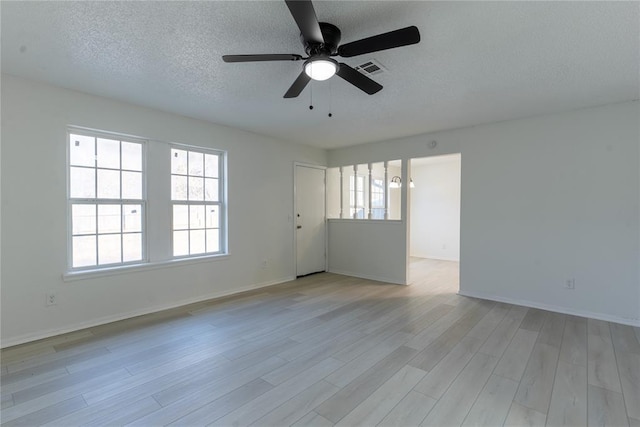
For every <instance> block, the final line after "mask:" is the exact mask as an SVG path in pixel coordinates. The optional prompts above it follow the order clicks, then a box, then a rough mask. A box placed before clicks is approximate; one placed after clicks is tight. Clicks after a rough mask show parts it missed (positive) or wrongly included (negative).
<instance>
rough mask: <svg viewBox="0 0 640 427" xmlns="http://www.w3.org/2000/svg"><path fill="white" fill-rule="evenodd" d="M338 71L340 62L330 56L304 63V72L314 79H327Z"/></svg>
mask: <svg viewBox="0 0 640 427" xmlns="http://www.w3.org/2000/svg"><path fill="white" fill-rule="evenodd" d="M336 71H338V63H337V62H336V61H334V60H333V59H330V58H321V59H310V60H308V61H307V62H306V63H305V64H304V72H305V73H306V74H307V76H309V77H311V78H312V79H313V80H318V81H322V80H327V79H329V78H331V77H332V76H333V75H334V74H335V73H336Z"/></svg>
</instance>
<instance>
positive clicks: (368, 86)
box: [336, 62, 382, 95]
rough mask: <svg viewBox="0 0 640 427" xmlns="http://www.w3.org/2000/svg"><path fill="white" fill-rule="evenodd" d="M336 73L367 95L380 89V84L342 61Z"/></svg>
mask: <svg viewBox="0 0 640 427" xmlns="http://www.w3.org/2000/svg"><path fill="white" fill-rule="evenodd" d="M336 74H337V75H338V76H340V77H342V78H343V79H345V80H346V81H348V82H349V83H351V84H352V85H354V86H355V87H357V88H358V89H360V90H362V91H364V92H366V93H368V94H369V95H373V94H374V93H376V92H378V91H380V90H381V89H382V85H381V84H379V83H377V82H375V81H373V80H371V79H370V78H369V77H367V76H365V75H363V74H360V73H359V72H358V71H356V70H354V69H353V68H351V67H350V66H348V65H347V64H344V63H342V62H341V63H340V68H338V71H337V72H336Z"/></svg>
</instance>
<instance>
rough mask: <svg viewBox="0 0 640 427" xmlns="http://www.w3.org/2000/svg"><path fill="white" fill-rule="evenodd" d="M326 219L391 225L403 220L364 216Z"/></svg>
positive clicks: (400, 222) (329, 219)
mask: <svg viewBox="0 0 640 427" xmlns="http://www.w3.org/2000/svg"><path fill="white" fill-rule="evenodd" d="M327 221H330V222H343V223H351V224H353V223H354V222H365V223H368V224H386V225H393V224H396V225H397V224H403V223H404V221H403V220H401V219H366V218H357V219H353V218H328V219H327Z"/></svg>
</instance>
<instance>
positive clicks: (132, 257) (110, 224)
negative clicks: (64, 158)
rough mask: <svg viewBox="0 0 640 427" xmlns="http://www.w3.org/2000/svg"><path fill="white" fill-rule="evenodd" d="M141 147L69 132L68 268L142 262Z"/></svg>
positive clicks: (115, 138)
mask: <svg viewBox="0 0 640 427" xmlns="http://www.w3.org/2000/svg"><path fill="white" fill-rule="evenodd" d="M144 148H145V145H144V142H143V141H136V140H131V139H121V138H119V137H118V136H115V135H103V134H93V133H88V132H75V131H74V132H70V133H69V150H68V152H69V159H68V165H69V175H68V176H69V179H68V182H69V188H68V194H69V197H68V206H69V213H70V221H71V224H70V230H71V233H70V244H69V248H70V257H69V260H70V266H69V267H70V268H71V269H72V270H76V269H89V268H95V267H97V266H100V267H102V266H115V265H121V264H127V263H138V262H140V261H142V260H143V259H144V257H145V247H144V243H143V242H144V228H145V222H144V218H145V215H144V213H145V207H146V201H145V199H144V184H143V183H144V169H143V165H144V161H143V159H144Z"/></svg>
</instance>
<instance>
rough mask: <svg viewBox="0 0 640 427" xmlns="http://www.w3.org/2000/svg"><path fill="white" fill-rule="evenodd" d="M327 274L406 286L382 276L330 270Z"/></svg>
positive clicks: (400, 281) (403, 283) (396, 280)
mask: <svg viewBox="0 0 640 427" xmlns="http://www.w3.org/2000/svg"><path fill="white" fill-rule="evenodd" d="M329 273H334V274H341V275H343V276H350V277H358V278H360V279H368V280H375V281H376V282H385V283H391V284H394V285H403V286H406V285H408V283H407V282H403V281H402V280H398V279H393V278H390V277H382V276H374V275H370V274H360V273H353V272H351V271H344V270H334V269H331V270H329Z"/></svg>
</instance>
